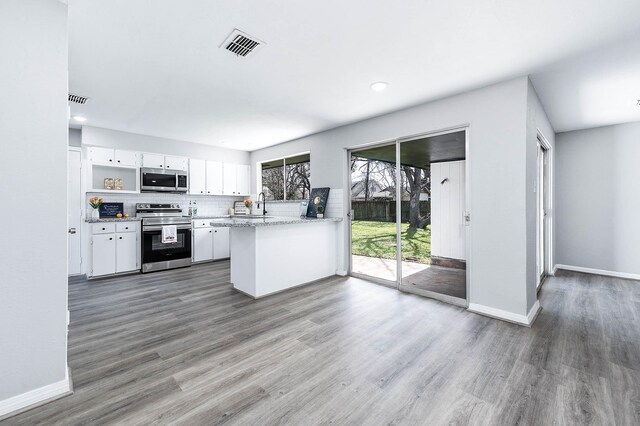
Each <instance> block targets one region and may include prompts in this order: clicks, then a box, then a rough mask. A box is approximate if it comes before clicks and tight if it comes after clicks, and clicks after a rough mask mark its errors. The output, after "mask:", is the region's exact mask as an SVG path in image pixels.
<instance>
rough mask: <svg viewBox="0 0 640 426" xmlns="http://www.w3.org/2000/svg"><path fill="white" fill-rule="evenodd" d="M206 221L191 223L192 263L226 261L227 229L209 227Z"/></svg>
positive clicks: (227, 246)
mask: <svg viewBox="0 0 640 426" xmlns="http://www.w3.org/2000/svg"><path fill="white" fill-rule="evenodd" d="M207 222H208V221H207V220H198V221H195V220H194V221H193V232H192V234H191V235H192V236H193V238H192V242H193V243H192V247H191V248H192V251H191V257H192V258H191V260H192V261H193V262H207V261H211V260H219V259H227V258H229V255H230V249H229V228H218V227H212V226H209V225H208V223H207Z"/></svg>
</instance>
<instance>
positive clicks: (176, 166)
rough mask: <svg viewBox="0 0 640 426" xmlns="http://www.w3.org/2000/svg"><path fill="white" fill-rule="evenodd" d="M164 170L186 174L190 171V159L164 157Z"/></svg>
mask: <svg viewBox="0 0 640 426" xmlns="http://www.w3.org/2000/svg"><path fill="white" fill-rule="evenodd" d="M164 168H165V169H168V170H179V171H182V172H186V171H187V170H189V159H188V158H187V157H170V156H168V155H167V156H165V157H164Z"/></svg>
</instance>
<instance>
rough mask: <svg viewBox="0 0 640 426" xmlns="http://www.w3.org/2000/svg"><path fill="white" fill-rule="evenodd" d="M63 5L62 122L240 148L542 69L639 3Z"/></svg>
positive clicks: (200, 0) (626, 31) (153, 1)
mask: <svg viewBox="0 0 640 426" xmlns="http://www.w3.org/2000/svg"><path fill="white" fill-rule="evenodd" d="M68 3H69V16H70V31H69V87H70V91H71V92H72V93H75V94H79V95H84V96H88V97H90V98H91V100H90V101H89V103H87V104H86V105H82V106H80V105H72V114H76V115H84V116H86V117H87V122H86V123H85V124H87V125H92V126H97V127H106V128H111V129H116V130H123V131H129V132H134V133H141V134H147V135H153V136H160V137H165V138H173V139H179V140H185V141H191V142H197V143H205V144H211V145H218V146H226V147H229V148H237V149H243V150H250V151H251V150H255V149H258V148H261V147H265V146H269V145H273V144H276V143H279V142H284V141H287V140H291V139H295V138H298V137H301V136H305V135H308V134H311V133H315V132H319V131H322V130H326V129H329V128H333V127H337V126H340V125H343V124H347V123H350V122H354V121H358V120H362V119H365V118H368V117H372V116H376V115H380V114H383V113H386V112H390V111H393V110H397V109H400V108H404V107H408V106H411V105H415V104H419V103H422V102H426V101H429V100H433V99H437V98H440V97H443V96H447V95H450V94H454V93H459V92H464V91H467V90H470V89H473V88H476V87H480V86H484V85H488V84H492V83H495V82H498V81H502V80H505V79H508V78H512V77H516V76H522V75H526V74H528V73H530V72H532V71H535V70H543V69H544V68H545V67H546V66H551V65H552V64H555V63H557V62H558V61H560V60H562V59H563V58H567V57H575V56H578V55H581V54H584V53H587V52H589V51H591V50H593V49H597V48H600V47H602V46H605V45H607V44H609V43H613V42H615V41H616V40H620V39H624V38H630V37H632V36H633V35H634V34H637V31H638V30H639V29H640V27H639V25H640V24H639V20H638V17H640V2H639V1H637V0H617V1H615V2H611V1H609V0H563V1H561V2H558V1H556V0H535V1H534V0H522V1H519V2H514V1H512V0H493V1H477V0H458V1H449V2H446V1H424V0H405V1H402V2H388V1H386V2H385V1H381V0H376V1H372V0H369V1H365V0H351V1H348V2H345V1H336V0H325V1H322V2H301V1H294V0H281V1H267V0H260V1H258V0H246V1H244V0H217V1H210V0H183V1H179V2H178V1H169V0H138V1H131V0H110V1H103V0H69V1H68ZM234 28H238V29H240V30H242V31H244V32H246V33H248V34H250V35H252V36H254V37H257V38H258V39H260V40H262V41H264V42H266V43H267V44H266V46H264V47H261V48H260V49H259V50H258V51H257V52H256V53H255V54H254V55H253V56H249V57H247V58H238V57H236V56H234V55H233V54H231V53H229V52H227V51H225V50H224V49H220V48H219V46H220V44H221V43H222V41H223V40H224V39H225V38H226V37H227V36H228V35H229V33H230V32H231V31H232V30H233V29H234ZM636 51H637V50H636ZM636 56H637V55H636ZM636 75H637V74H636ZM565 78H566V77H565ZM569 79H571V78H569ZM536 80H537V83H536V84H538V82H540V81H543V79H541V78H540V79H538V78H536ZM375 81H386V82H389V86H388V88H387V90H385V91H383V92H374V91H372V90H371V89H370V88H369V86H370V84H371V83H373V82H375ZM544 81H546V80H544ZM556 84H558V83H556ZM552 85H553V84H551V83H548V82H547V83H546V86H545V87H551V88H550V89H549V91H553V88H552ZM536 87H538V86H536ZM636 88H637V86H636ZM543 92H544V94H542V95H541V98H542V100H543V103H544V105H545V108H547V109H548V110H549V111H552V112H551V113H550V114H552V115H553V117H552V120H553V121H554V123H555V122H558V123H563V122H564V119H563V118H561V116H562V113H560V114H559V115H558V117H560V118H558V117H556V113H555V112H553V111H554V109H553V107H550V106H549V105H548V102H549V99H551V102H555V101H554V97H553V95H547V94H546V91H544V90H543ZM634 96H635V97H640V96H636V95H634ZM559 105H560V103H559ZM562 108H563V107H562V106H559V107H558V109H560V110H562ZM568 121H571V120H568Z"/></svg>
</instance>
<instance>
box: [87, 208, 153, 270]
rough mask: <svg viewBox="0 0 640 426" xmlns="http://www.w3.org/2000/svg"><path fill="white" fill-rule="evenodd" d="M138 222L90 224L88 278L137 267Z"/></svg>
mask: <svg viewBox="0 0 640 426" xmlns="http://www.w3.org/2000/svg"><path fill="white" fill-rule="evenodd" d="M140 252H141V247H140V222H135V221H122V222H116V223H114V222H99V223H92V224H91V245H90V254H89V268H88V274H87V275H88V276H89V277H99V276H103V275H113V274H117V273H121V272H132V271H136V270H138V269H140Z"/></svg>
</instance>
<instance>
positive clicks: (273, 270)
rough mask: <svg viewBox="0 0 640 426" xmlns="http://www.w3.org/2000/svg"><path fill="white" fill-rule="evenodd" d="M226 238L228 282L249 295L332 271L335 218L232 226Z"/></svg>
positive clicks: (322, 275) (334, 262) (326, 274)
mask: <svg viewBox="0 0 640 426" xmlns="http://www.w3.org/2000/svg"><path fill="white" fill-rule="evenodd" d="M309 222H313V223H309ZM230 240H231V283H232V284H233V287H234V288H235V289H236V290H238V291H240V292H242V293H245V294H247V295H248V296H251V297H253V298H259V297H263V296H267V295H269V294H273V293H277V292H279V291H282V290H286V289H288V288H292V287H296V286H299V285H303V284H306V283H309V282H311V281H315V280H319V279H321V278H325V277H328V276H332V275H335V274H336V265H337V260H336V257H337V256H336V248H337V242H338V222H336V221H329V220H317V221H305V223H295V224H282V225H272V226H245V227H232V228H231V234H230Z"/></svg>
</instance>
